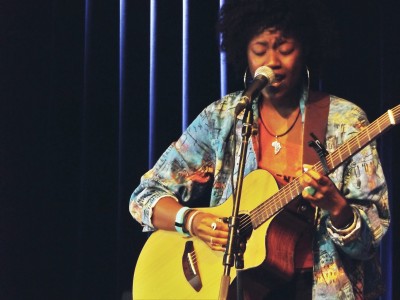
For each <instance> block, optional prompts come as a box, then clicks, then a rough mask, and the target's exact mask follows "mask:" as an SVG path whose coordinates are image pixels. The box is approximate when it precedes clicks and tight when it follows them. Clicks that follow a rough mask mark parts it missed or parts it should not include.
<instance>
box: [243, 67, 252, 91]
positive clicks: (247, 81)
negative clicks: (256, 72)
mask: <svg viewBox="0 0 400 300" xmlns="http://www.w3.org/2000/svg"><path fill="white" fill-rule="evenodd" d="M248 70H249V67H247V68H246V70H245V71H244V75H243V85H244V89H247V86H248V85H249V84H250V83H251V82H252V81H253V78H252V77H251V75H249V74H248V73H247V71H248Z"/></svg>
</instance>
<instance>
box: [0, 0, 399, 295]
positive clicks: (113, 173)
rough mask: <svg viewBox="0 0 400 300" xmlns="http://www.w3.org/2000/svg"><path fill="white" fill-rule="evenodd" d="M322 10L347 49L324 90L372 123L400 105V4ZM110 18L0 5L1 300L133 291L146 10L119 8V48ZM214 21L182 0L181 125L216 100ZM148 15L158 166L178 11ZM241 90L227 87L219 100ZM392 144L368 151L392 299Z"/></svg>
mask: <svg viewBox="0 0 400 300" xmlns="http://www.w3.org/2000/svg"><path fill="white" fill-rule="evenodd" d="M330 6H331V9H332V13H333V15H334V16H335V19H336V22H337V26H338V29H339V32H340V36H341V40H342V44H343V47H342V48H343V51H342V55H341V57H340V58H339V59H338V60H337V61H335V62H332V64H331V65H330V66H329V72H328V73H326V74H325V75H324V77H323V87H324V89H325V90H326V91H328V92H331V93H334V94H336V95H338V96H341V97H344V98H347V99H350V100H352V101H353V102H355V103H357V104H359V105H360V106H362V107H363V108H364V109H365V111H366V112H367V114H368V116H369V119H370V120H375V119H376V118H377V117H378V116H380V115H381V114H382V113H384V112H385V111H386V110H387V109H389V108H392V107H394V106H395V105H397V104H399V103H400V88H399V86H400V80H399V79H400V76H399V66H400V58H399V53H400V45H399V36H400V22H399V18H398V15H399V13H400V10H399V5H398V4H397V1H395V0H393V1H390V0H386V1H375V0H370V1H347V0H336V1H332V3H330ZM119 9H120V7H119V1H94V0H92V1H90V0H87V1H71V0H70V1H68V0H64V1H63V0H38V1H29V0H1V1H0V104H1V108H0V180H1V181H0V188H1V194H0V197H1V206H0V299H2V300H3V299H122V297H123V294H124V292H126V294H125V295H129V293H130V289H131V281H132V273H133V270H134V266H135V262H136V259H137V257H138V255H139V252H140V249H141V247H142V245H143V243H144V242H145V239H146V234H143V233H141V226H140V225H139V224H137V223H136V222H135V221H134V220H133V219H132V218H131V217H130V215H129V212H128V201H129V196H130V194H131V193H132V191H133V189H134V188H135V187H136V186H137V184H138V182H139V179H140V176H141V175H142V174H143V173H144V172H145V171H146V170H147V169H148V160H149V154H148V153H149V152H148V144H149V138H148V123H149V121H148V119H149V117H148V115H149V104H148V103H149V60H150V46H149V45H150V41H149V35H150V27H149V23H150V1H148V0H137V1H126V6H125V9H124V13H125V19H126V23H125V29H126V31H125V35H124V41H125V44H124V47H122V48H120V36H119V26H120V24H119V15H120V10H119ZM217 10H218V3H217V1H211V0H201V1H200V0H198V1H197V0H193V1H190V35H189V52H190V56H189V62H190V63H189V68H190V73H189V82H190V84H189V121H191V120H193V118H194V117H195V116H196V115H197V114H198V113H199V112H200V110H201V109H202V108H203V107H205V106H206V105H207V104H208V103H210V102H211V101H214V100H216V99H218V98H219V84H220V83H219V65H218V64H219V56H218V47H217V36H216V34H215V30H214V23H215V20H216V15H217ZM157 11H158V16H157V19H158V23H157V32H158V34H157V45H156V49H155V50H156V58H157V67H156V73H155V74H156V77H155V78H156V89H155V92H156V110H155V119H156V122H155V132H154V137H155V139H154V140H155V145H154V146H155V148H154V149H155V150H154V151H155V152H154V158H157V157H158V156H159V155H160V154H161V153H162V151H163V150H164V149H165V148H166V147H167V146H168V144H169V143H170V142H171V141H173V140H175V139H176V138H178V136H179V135H180V132H181V117H180V114H181V112H180V110H181V97H182V92H181V82H182V75H181V67H182V61H181V56H182V46H181V45H182V43H181V32H182V25H181V15H182V2H181V1H177V0H168V1H166V0H165V1H162V0H160V1H158V5H157ZM121 55H122V56H121ZM121 57H122V58H123V61H122V63H120V58H121ZM240 88H242V86H241V83H240V80H239V79H238V78H236V77H233V76H230V77H229V86H228V91H233V90H237V89H240ZM177 110H178V112H177ZM399 133H400V131H399V128H398V127H396V128H395V129H392V130H391V131H390V132H388V133H386V134H385V135H384V136H383V137H382V138H379V139H378V145H379V149H380V155H381V159H382V163H383V165H384V168H385V174H386V177H387V180H388V183H389V189H390V194H391V205H392V217H393V220H392V226H391V232H390V233H389V234H388V235H387V236H386V238H385V240H384V246H383V247H382V256H383V265H384V268H383V269H384V271H385V273H386V274H388V275H386V276H389V277H390V279H389V280H388V283H389V286H388V293H389V295H390V293H393V299H398V298H399V297H400V293H399V287H398V285H397V286H393V287H392V286H391V282H398V278H397V277H398V274H395V272H393V275H391V268H393V269H396V267H397V268H398V267H399V258H398V256H397V257H396V255H395V254H396V253H398V252H399V250H400V247H399V242H398V239H395V237H397V236H398V234H397V233H398V231H399V221H398V219H399V210H400V208H399V206H398V205H397V203H396V201H397V200H398V198H399V195H400V191H399V183H400V182H399V180H398V178H397V176H396V171H397V169H398V168H399V167H400V162H399V155H398V151H399V149H400V148H399V146H400V145H399V138H400V134H399ZM392 236H393V242H392ZM392 255H393V261H392V258H391V257H392ZM386 299H390V298H386Z"/></svg>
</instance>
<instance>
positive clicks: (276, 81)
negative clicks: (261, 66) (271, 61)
mask: <svg viewBox="0 0 400 300" xmlns="http://www.w3.org/2000/svg"><path fill="white" fill-rule="evenodd" d="M284 78H285V75H283V74H275V79H274V81H273V82H272V83H271V85H272V86H274V87H276V86H278V85H280V83H281V82H282V81H283V79H284Z"/></svg>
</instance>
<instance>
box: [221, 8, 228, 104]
mask: <svg viewBox="0 0 400 300" xmlns="http://www.w3.org/2000/svg"><path fill="white" fill-rule="evenodd" d="M224 2H225V1H224V0H220V2H219V7H220V8H221V7H222V6H223V5H224ZM221 40H222V37H221V36H220V44H221ZM219 56H220V58H219V60H220V62H219V66H220V67H219V68H220V82H221V87H220V93H221V98H222V97H223V96H225V95H226V94H227V67H226V55H225V53H224V52H222V51H220V55H219Z"/></svg>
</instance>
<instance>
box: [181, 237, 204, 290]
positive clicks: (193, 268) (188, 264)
mask: <svg viewBox="0 0 400 300" xmlns="http://www.w3.org/2000/svg"><path fill="white" fill-rule="evenodd" d="M182 267H183V273H184V275H185V277H186V280H187V281H188V282H189V284H190V285H191V286H192V287H193V288H194V289H195V290H196V291H197V292H198V291H200V289H201V288H202V287H203V284H202V283H201V278H200V274H199V268H198V265H197V257H196V252H195V251H194V246H193V241H187V242H186V244H185V251H184V252H183V255H182Z"/></svg>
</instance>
